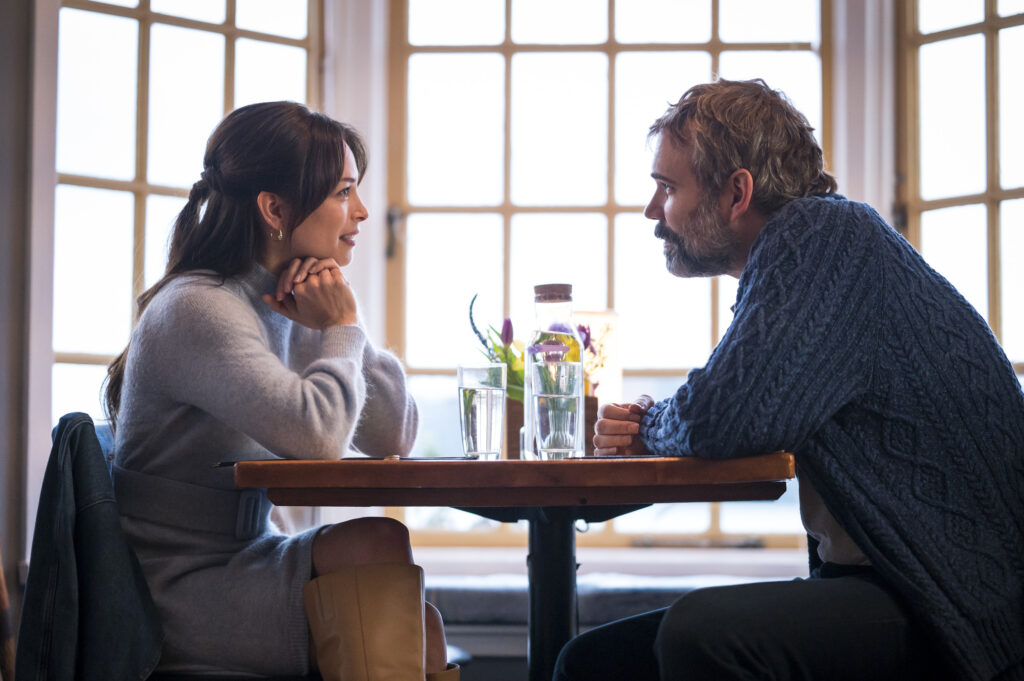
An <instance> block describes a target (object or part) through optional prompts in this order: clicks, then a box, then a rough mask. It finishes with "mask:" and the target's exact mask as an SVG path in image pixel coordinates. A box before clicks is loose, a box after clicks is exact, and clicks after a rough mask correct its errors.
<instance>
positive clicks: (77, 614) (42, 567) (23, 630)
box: [15, 413, 163, 681]
mask: <svg viewBox="0 0 1024 681" xmlns="http://www.w3.org/2000/svg"><path fill="white" fill-rule="evenodd" d="M162 643H163V631H162V630H161V627H160V620H159V618H158V615H157V612H156V608H155V607H154V605H153V601H152V598H151V597H150V594H149V588H148V587H147V586H146V582H145V579H144V577H143V575H142V570H141V568H140V567H139V562H138V559H137V558H136V557H135V554H134V553H133V552H132V550H131V547H130V546H129V545H128V542H127V541H126V539H125V537H124V534H123V532H122V530H121V520H120V516H119V515H118V511H117V504H116V503H115V500H114V488H113V484H112V483H111V479H110V472H109V468H108V466H107V462H106V460H105V459H104V456H103V452H102V450H101V448H100V443H99V441H98V440H97V438H96V432H95V429H94V427H93V423H92V419H91V418H90V417H89V416H88V415H87V414H81V413H74V414H68V415H66V416H64V417H63V418H61V420H60V423H59V424H58V425H57V427H56V428H55V429H54V434H53V449H52V450H51V452H50V460H49V463H47V466H46V473H45V474H44V476H43V487H42V491H41V494H40V497H39V510H38V513H37V515H36V526H35V534H34V535H33V540H32V555H31V562H30V563H29V573H28V583H27V585H26V587H25V600H24V605H23V607H22V617H21V626H20V628H19V631H18V650H17V655H16V657H15V664H16V668H15V669H16V671H15V677H16V678H17V679H18V681H72V680H78V681H111V680H114V679H119V680H123V681H135V680H138V681H142V679H146V678H147V677H148V676H149V675H150V673H151V672H152V671H153V669H154V668H155V667H156V665H157V662H158V661H159V659H160V648H161V645H162Z"/></svg>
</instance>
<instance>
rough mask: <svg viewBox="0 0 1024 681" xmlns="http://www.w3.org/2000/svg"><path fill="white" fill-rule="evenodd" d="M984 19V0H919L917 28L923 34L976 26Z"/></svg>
mask: <svg viewBox="0 0 1024 681" xmlns="http://www.w3.org/2000/svg"><path fill="white" fill-rule="evenodd" d="M984 19H985V2H984V0H955V2H954V1H951V0H918V3H917V27H918V30H920V31H921V33H934V32H935V31H943V30H945V29H947V28H954V27H956V26H966V25H968V24H976V23H978V22H979V21H983V20H984Z"/></svg>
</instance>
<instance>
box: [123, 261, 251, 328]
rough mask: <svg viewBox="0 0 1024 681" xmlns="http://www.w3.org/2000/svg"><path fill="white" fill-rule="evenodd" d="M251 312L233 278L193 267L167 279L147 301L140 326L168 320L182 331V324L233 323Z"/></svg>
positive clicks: (245, 298) (249, 305)
mask: <svg viewBox="0 0 1024 681" xmlns="http://www.w3.org/2000/svg"><path fill="white" fill-rule="evenodd" d="M251 315H252V305H251V304H250V302H249V300H248V299H247V297H246V295H245V293H244V291H243V290H242V289H241V286H240V285H239V284H238V282H237V281H236V280H235V279H233V278H231V277H224V276H221V275H219V274H217V273H216V272H211V271H205V270H197V271H193V272H187V273H185V274H181V275H179V276H177V277H174V278H173V279H171V280H170V281H168V282H167V283H166V284H165V285H164V286H163V288H161V289H160V290H159V291H158V292H157V293H156V295H154V296H153V298H152V300H150V302H149V305H148V306H147V307H146V310H145V312H144V313H143V315H142V318H141V319H140V326H141V325H144V324H154V323H155V324H161V323H171V324H173V325H175V326H176V327H178V329H179V331H183V330H185V329H184V328H182V327H183V325H189V324H194V323H199V324H205V323H209V322H211V321H216V322H217V323H223V322H225V321H234V322H237V321H238V318H239V317H249V316H251Z"/></svg>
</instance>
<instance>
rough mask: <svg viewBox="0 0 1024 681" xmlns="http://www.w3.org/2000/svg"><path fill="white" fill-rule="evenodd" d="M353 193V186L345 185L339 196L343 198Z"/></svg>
mask: <svg viewBox="0 0 1024 681" xmlns="http://www.w3.org/2000/svg"><path fill="white" fill-rule="evenodd" d="M351 193H352V187H345V188H344V189H342V190H341V191H340V192H338V196H340V197H341V198H343V199H347V198H348V196H349V194H351Z"/></svg>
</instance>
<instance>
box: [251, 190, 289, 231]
mask: <svg viewBox="0 0 1024 681" xmlns="http://www.w3.org/2000/svg"><path fill="white" fill-rule="evenodd" d="M256 205H257V206H259V209H260V215H261V216H262V217H263V221H264V222H266V223H267V224H268V225H270V227H271V228H272V229H276V230H281V231H282V232H283V231H284V228H285V225H286V223H287V221H288V206H287V204H286V203H285V202H284V199H282V198H281V197H280V196H278V195H277V194H275V193H273V192H260V193H259V194H257V195H256Z"/></svg>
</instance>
